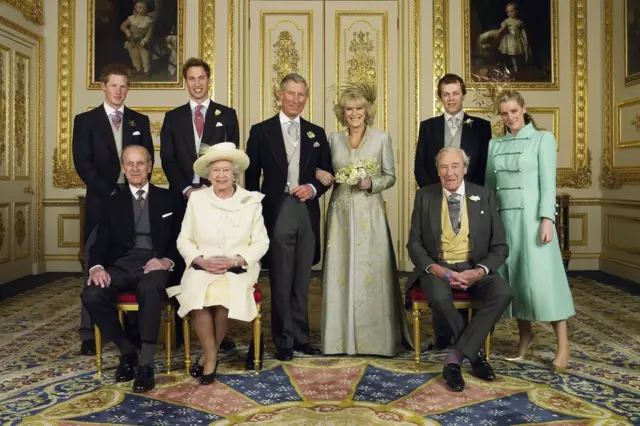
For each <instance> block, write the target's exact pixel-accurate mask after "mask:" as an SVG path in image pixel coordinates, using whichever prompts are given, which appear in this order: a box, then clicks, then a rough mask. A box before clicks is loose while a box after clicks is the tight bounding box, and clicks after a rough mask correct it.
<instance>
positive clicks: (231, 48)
mask: <svg viewBox="0 0 640 426" xmlns="http://www.w3.org/2000/svg"><path fill="white" fill-rule="evenodd" d="M235 10H236V5H235V0H229V9H228V10H227V19H228V34H227V61H228V62H227V78H228V79H229V90H228V92H227V95H228V98H227V105H228V106H229V107H230V108H233V99H234V91H235V81H236V80H235V78H236V76H235V62H236V56H235V55H236V49H235V40H236V21H235Z"/></svg>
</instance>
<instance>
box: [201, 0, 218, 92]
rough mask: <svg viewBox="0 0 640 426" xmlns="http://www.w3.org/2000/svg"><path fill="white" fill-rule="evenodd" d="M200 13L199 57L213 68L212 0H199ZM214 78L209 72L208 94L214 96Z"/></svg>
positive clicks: (213, 17)
mask: <svg viewBox="0 0 640 426" xmlns="http://www.w3.org/2000/svg"><path fill="white" fill-rule="evenodd" d="M198 14H199V15H200V57H201V58H202V59H203V60H204V61H205V62H206V63H208V64H209V65H210V66H211V69H212V70H215V69H216V67H215V61H216V56H215V47H216V42H215V40H216V8H215V4H214V2H213V1H210V0H200V7H199V9H198ZM215 78H216V73H215V72H213V73H211V86H209V95H210V96H211V97H212V98H215V87H216V84H215Z"/></svg>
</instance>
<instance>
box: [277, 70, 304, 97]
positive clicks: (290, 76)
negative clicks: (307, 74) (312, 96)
mask: <svg viewBox="0 0 640 426" xmlns="http://www.w3.org/2000/svg"><path fill="white" fill-rule="evenodd" d="M290 81H293V82H294V83H302V84H304V89H305V92H306V94H307V95H308V94H309V85H308V84H307V80H305V79H304V77H303V76H301V75H300V74H296V73H291V74H287V75H285V76H284V77H283V78H282V80H281V81H280V90H284V86H286V85H287V83H288V82H290Z"/></svg>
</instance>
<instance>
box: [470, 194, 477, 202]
mask: <svg viewBox="0 0 640 426" xmlns="http://www.w3.org/2000/svg"><path fill="white" fill-rule="evenodd" d="M469 199H470V200H471V201H480V197H478V196H477V195H472V196H470V197H469Z"/></svg>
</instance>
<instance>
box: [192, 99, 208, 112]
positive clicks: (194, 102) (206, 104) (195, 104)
mask: <svg viewBox="0 0 640 426" xmlns="http://www.w3.org/2000/svg"><path fill="white" fill-rule="evenodd" d="M210 103H211V98H207V99H205V100H204V101H202V103H201V105H202V106H203V107H204V109H205V110H206V109H207V108H209V104H210ZM197 106H198V103H197V102H196V101H194V100H193V99H189V107H190V108H191V112H193V110H194V109H196V107H197Z"/></svg>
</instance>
